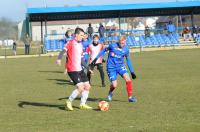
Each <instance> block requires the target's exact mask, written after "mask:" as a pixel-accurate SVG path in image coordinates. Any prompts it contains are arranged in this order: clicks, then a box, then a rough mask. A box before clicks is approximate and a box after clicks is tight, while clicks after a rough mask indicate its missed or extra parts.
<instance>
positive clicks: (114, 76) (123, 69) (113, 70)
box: [107, 66, 128, 81]
mask: <svg viewBox="0 0 200 132" xmlns="http://www.w3.org/2000/svg"><path fill="white" fill-rule="evenodd" d="M107 73H108V77H109V79H110V81H115V80H117V74H119V75H120V76H121V77H123V75H124V74H125V73H128V71H127V69H126V67H125V66H120V67H118V68H107Z"/></svg>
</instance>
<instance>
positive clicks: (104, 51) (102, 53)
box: [91, 47, 109, 65]
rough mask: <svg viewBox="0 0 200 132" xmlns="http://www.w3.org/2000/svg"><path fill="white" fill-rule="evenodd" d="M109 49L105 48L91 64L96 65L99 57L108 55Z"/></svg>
mask: <svg viewBox="0 0 200 132" xmlns="http://www.w3.org/2000/svg"><path fill="white" fill-rule="evenodd" d="M108 48H109V47H106V48H104V49H103V50H101V51H100V52H99V54H98V55H97V57H96V58H95V59H94V60H93V61H92V62H91V64H92V65H95V63H96V61H97V60H98V59H99V57H101V56H102V55H104V54H105V53H106V51H108Z"/></svg>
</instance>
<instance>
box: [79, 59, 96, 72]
mask: <svg viewBox="0 0 200 132" xmlns="http://www.w3.org/2000/svg"><path fill="white" fill-rule="evenodd" d="M81 65H82V66H83V67H84V68H85V69H87V70H88V71H90V73H92V74H93V71H92V70H91V69H90V67H89V66H88V65H87V63H86V62H85V60H84V58H83V57H82V58H81Z"/></svg>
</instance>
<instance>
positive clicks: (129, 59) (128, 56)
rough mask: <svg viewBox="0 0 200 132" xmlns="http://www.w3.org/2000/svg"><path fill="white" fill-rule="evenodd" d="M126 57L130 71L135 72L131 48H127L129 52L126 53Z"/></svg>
mask: <svg viewBox="0 0 200 132" xmlns="http://www.w3.org/2000/svg"><path fill="white" fill-rule="evenodd" d="M125 57H126V64H127V66H128V68H129V71H130V72H134V69H133V66H132V63H131V58H130V53H129V50H127V52H126V54H125Z"/></svg>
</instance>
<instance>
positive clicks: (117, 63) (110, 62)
mask: <svg viewBox="0 0 200 132" xmlns="http://www.w3.org/2000/svg"><path fill="white" fill-rule="evenodd" d="M106 51H109V53H108V59H107V73H108V77H109V79H110V81H111V85H110V91H109V93H108V101H112V96H113V91H114V89H115V88H116V87H117V75H118V74H119V75H120V76H121V77H122V78H124V80H125V81H126V89H127V93H128V101H129V102H136V101H137V99H136V98H135V97H133V96H132V80H131V79H130V77H129V74H128V71H127V69H126V66H125V64H124V57H125V58H126V63H127V65H128V68H129V70H130V72H131V76H132V79H136V75H135V73H134V70H133V66H132V64H131V59H130V55H129V47H128V45H127V44H126V37H125V36H120V39H119V42H117V43H113V44H110V45H109V46H108V47H106V48H104V49H103V50H102V51H101V52H100V53H99V54H98V55H97V57H96V58H95V59H94V61H93V62H92V63H91V64H92V65H94V64H95V62H96V61H97V59H98V58H99V57H100V56H102V55H103V54H104V53H105V52H106Z"/></svg>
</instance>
